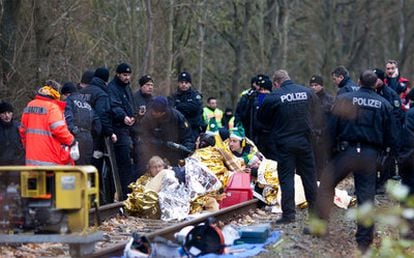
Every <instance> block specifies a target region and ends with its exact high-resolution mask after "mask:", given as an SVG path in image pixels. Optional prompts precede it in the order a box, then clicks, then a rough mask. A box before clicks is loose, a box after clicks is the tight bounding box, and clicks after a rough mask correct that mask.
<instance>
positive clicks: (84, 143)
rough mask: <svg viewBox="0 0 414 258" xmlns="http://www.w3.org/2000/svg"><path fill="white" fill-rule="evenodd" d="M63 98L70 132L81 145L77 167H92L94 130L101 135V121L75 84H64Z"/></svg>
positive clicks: (76, 162)
mask: <svg viewBox="0 0 414 258" xmlns="http://www.w3.org/2000/svg"><path fill="white" fill-rule="evenodd" d="M60 92H61V98H62V100H64V101H65V102H66V107H65V112H64V114H65V120H66V123H67V124H68V128H69V131H70V132H71V133H72V134H73V135H74V136H75V139H76V140H77V141H78V143H79V153H80V157H79V159H78V160H76V161H75V164H76V165H91V162H92V153H93V138H92V130H94V131H95V134H96V135H98V134H100V121H99V118H98V117H97V116H95V113H94V111H93V109H92V107H91V105H89V103H88V102H86V101H85V100H84V99H83V98H82V97H81V95H80V94H79V93H78V91H77V89H76V85H75V84H74V83H73V82H66V83H65V84H63V87H62V89H61V90H60Z"/></svg>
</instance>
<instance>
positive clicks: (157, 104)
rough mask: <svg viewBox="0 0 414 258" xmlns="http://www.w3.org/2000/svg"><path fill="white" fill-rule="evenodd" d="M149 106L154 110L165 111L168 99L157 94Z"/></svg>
mask: <svg viewBox="0 0 414 258" xmlns="http://www.w3.org/2000/svg"><path fill="white" fill-rule="evenodd" d="M151 108H152V109H153V110H154V111H156V112H165V111H167V109H168V100H167V98H166V97H164V96H157V97H155V98H154V100H153V101H152V103H151Z"/></svg>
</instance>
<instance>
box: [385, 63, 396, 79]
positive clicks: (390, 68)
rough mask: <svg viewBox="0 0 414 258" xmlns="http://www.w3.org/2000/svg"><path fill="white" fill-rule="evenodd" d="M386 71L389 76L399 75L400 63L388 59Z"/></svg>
mask: <svg viewBox="0 0 414 258" xmlns="http://www.w3.org/2000/svg"><path fill="white" fill-rule="evenodd" d="M385 72H386V73H387V77H389V78H394V77H397V76H398V63H397V61H395V60H388V61H387V63H386V64H385Z"/></svg>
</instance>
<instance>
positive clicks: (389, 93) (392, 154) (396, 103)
mask: <svg viewBox="0 0 414 258" xmlns="http://www.w3.org/2000/svg"><path fill="white" fill-rule="evenodd" d="M373 71H374V73H375V74H376V75H377V77H378V80H377V84H376V86H375V90H376V92H377V93H378V94H379V95H380V96H382V97H383V98H384V99H386V100H388V102H389V103H390V104H391V106H392V107H393V115H394V121H395V124H394V125H393V126H394V127H393V131H394V132H395V135H401V129H402V124H403V122H404V111H403V110H402V109H401V99H400V97H399V96H398V94H397V93H396V92H395V91H394V90H393V89H392V88H391V87H389V86H388V85H386V84H385V83H384V80H385V73H384V71H382V70H381V69H378V68H375V69H374V70H373ZM396 140H397V142H396V144H395V146H396V149H394V150H389V152H387V151H386V152H385V153H382V157H381V159H379V164H378V165H379V167H378V168H379V171H380V176H379V177H378V180H377V194H383V193H384V192H385V187H384V185H385V182H386V181H387V180H388V179H390V178H392V177H393V176H395V175H396V160H397V158H398V156H397V154H398V148H399V146H400V143H401V142H400V139H398V138H397V139H396Z"/></svg>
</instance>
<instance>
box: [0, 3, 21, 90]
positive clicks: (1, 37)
mask: <svg viewBox="0 0 414 258" xmlns="http://www.w3.org/2000/svg"><path fill="white" fill-rule="evenodd" d="M20 3H21V2H20V0H17V1H15V0H4V2H3V15H2V17H1V21H0V58H1V63H0V65H1V85H2V87H1V92H2V93H3V94H5V96H7V95H8V94H9V92H8V91H7V89H8V82H9V81H10V80H11V78H12V75H13V74H14V70H15V68H14V62H15V60H14V54H15V46H16V32H17V22H16V16H17V13H18V11H19V8H20Z"/></svg>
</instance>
